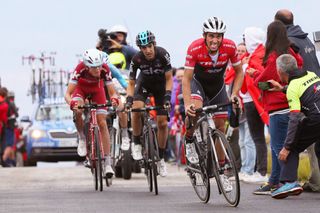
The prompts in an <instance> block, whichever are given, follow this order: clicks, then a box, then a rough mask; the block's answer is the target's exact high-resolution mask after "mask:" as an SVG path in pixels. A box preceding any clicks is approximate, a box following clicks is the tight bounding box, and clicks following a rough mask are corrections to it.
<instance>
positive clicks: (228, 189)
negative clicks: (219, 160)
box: [220, 174, 233, 193]
mask: <svg viewBox="0 0 320 213" xmlns="http://www.w3.org/2000/svg"><path fill="white" fill-rule="evenodd" d="M220 180H221V182H222V185H223V189H224V191H225V192H227V193H229V192H231V191H232V190H233V187H232V184H231V182H230V180H229V179H228V177H227V176H226V175H224V174H222V175H220Z"/></svg>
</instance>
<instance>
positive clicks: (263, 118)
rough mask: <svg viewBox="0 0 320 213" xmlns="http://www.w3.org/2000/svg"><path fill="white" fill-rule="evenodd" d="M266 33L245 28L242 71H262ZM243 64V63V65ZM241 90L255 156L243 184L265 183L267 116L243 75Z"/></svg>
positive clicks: (251, 83) (258, 91) (257, 95)
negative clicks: (253, 166)
mask: <svg viewBox="0 0 320 213" xmlns="http://www.w3.org/2000/svg"><path fill="white" fill-rule="evenodd" d="M265 38H266V33H265V32H264V31H263V30H262V29H260V28H257V27H247V28H246V29H245V31H244V41H245V44H246V47H247V51H248V57H247V59H246V60H243V70H245V71H246V70H247V69H257V70H262V69H263V66H262V59H263V57H264V54H265V48H264V45H263V43H264V42H265ZM244 62H245V63H244ZM243 82H244V83H243V85H242V88H241V93H242V95H241V97H242V100H243V103H244V111H245V113H246V118H247V123H248V131H249V134H250V135H251V137H252V140H253V143H254V147H255V149H254V151H255V154H256V159H257V160H256V172H255V173H254V174H253V175H246V176H244V178H243V180H244V181H245V182H267V181H268V178H267V176H266V174H267V144H266V140H265V135H264V126H265V124H267V125H269V116H268V114H267V113H266V112H265V111H264V109H263V107H262V103H261V101H260V100H259V97H260V90H259V89H258V88H257V87H256V86H255V85H254V82H253V79H252V78H251V77H250V76H249V74H248V73H246V74H245V78H244V81H243Z"/></svg>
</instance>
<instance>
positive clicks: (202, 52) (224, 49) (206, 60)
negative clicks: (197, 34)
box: [185, 38, 241, 96]
mask: <svg viewBox="0 0 320 213" xmlns="http://www.w3.org/2000/svg"><path fill="white" fill-rule="evenodd" d="M229 60H230V62H231V64H232V65H233V66H237V65H239V64H240V63H241V61H240V59H239V58H238V54H237V48H236V45H235V43H234V42H233V41H231V40H229V39H223V40H222V43H221V45H220V47H219V50H218V53H217V54H216V55H214V56H211V55H209V51H208V49H207V46H206V44H205V40H204V38H200V39H197V40H195V41H194V42H192V43H191V45H190V46H189V48H188V52H187V57H186V63H185V68H186V69H192V70H194V78H195V79H196V80H197V81H199V82H200V84H201V86H202V87H203V89H204V91H205V93H206V94H207V92H208V93H210V94H216V93H218V92H219V91H220V90H221V88H222V87H223V86H224V73H225V70H226V68H227V66H228V63H229ZM210 96H211V95H210Z"/></svg>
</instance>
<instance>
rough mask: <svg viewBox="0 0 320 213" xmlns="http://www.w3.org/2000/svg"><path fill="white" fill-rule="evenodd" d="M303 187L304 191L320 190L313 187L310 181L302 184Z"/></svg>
mask: <svg viewBox="0 0 320 213" xmlns="http://www.w3.org/2000/svg"><path fill="white" fill-rule="evenodd" d="M302 188H303V191H304V192H320V190H317V189H315V188H314V187H312V185H311V184H310V183H309V182H305V183H304V184H303V185H302Z"/></svg>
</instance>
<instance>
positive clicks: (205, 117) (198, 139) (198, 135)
mask: <svg viewBox="0 0 320 213" xmlns="http://www.w3.org/2000/svg"><path fill="white" fill-rule="evenodd" d="M224 105H225V104H224ZM221 106H223V105H212V106H208V107H204V108H203V109H202V111H199V112H201V113H202V112H203V111H204V112H205V114H204V115H202V116H201V117H200V118H199V119H198V121H197V122H196V124H195V125H194V127H193V128H194V129H195V131H194V134H195V136H196V142H197V143H198V144H199V143H202V142H203V137H202V136H201V132H200V129H199V126H200V125H201V124H202V122H203V121H207V123H208V130H206V131H204V132H205V133H208V137H209V138H210V143H211V144H210V145H211V146H212V148H213V152H214V153H213V154H214V160H215V164H216V165H215V167H216V168H219V167H220V166H219V161H218V160H217V159H218V154H217V150H216V147H215V141H214V140H213V138H212V134H213V132H214V131H215V130H216V129H217V128H216V125H215V123H214V121H213V117H214V115H213V113H212V112H206V111H209V110H211V111H213V110H215V109H218V108H219V107H221ZM207 145H208V144H207ZM222 149H223V153H224V154H225V156H226V157H227V160H230V159H229V157H228V154H227V151H226V150H225V147H224V146H222ZM207 152H208V149H207V150H206V155H207ZM187 167H188V169H190V170H193V171H195V172H198V173H200V172H201V171H200V170H199V169H197V168H194V167H191V166H187Z"/></svg>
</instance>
